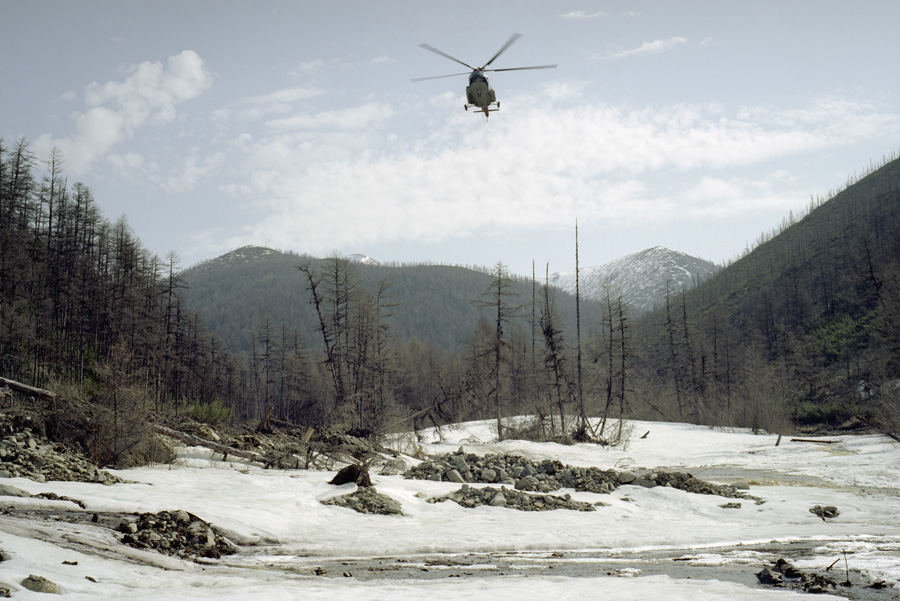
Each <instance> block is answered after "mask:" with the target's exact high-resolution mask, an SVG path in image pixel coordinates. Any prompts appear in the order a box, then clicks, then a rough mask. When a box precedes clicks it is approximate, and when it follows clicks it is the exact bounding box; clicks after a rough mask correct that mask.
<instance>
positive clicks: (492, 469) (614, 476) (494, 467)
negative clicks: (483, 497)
mask: <svg viewBox="0 0 900 601" xmlns="http://www.w3.org/2000/svg"><path fill="white" fill-rule="evenodd" d="M404 477H405V478H411V479H416V480H434V481H438V482H441V481H443V482H457V483H459V484H472V483H484V484H506V485H509V486H513V487H515V489H516V490H523V491H534V492H541V493H548V492H552V491H554V490H559V489H560V488H573V489H575V490H578V491H586V492H595V493H608V492H612V491H613V490H615V489H616V487H618V486H619V481H618V473H617V472H615V471H613V470H601V469H599V468H596V467H572V466H568V465H563V464H562V463H561V462H559V461H556V460H553V459H544V460H542V461H539V462H534V461H531V460H529V459H526V458H524V457H520V456H518V455H501V454H493V455H484V456H482V455H475V454H473V453H466V452H465V451H464V450H463V449H459V450H458V451H456V452H455V453H449V454H446V455H439V456H436V457H432V458H431V459H429V460H428V461H423V462H422V463H420V464H418V465H416V466H414V467H412V468H410V469H408V470H407V471H406V473H404Z"/></svg>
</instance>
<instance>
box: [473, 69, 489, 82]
mask: <svg viewBox="0 0 900 601" xmlns="http://www.w3.org/2000/svg"><path fill="white" fill-rule="evenodd" d="M478 81H481V82H484V83H487V77H485V76H484V71H472V74H471V75H469V85H472V84H473V83H475V82H478Z"/></svg>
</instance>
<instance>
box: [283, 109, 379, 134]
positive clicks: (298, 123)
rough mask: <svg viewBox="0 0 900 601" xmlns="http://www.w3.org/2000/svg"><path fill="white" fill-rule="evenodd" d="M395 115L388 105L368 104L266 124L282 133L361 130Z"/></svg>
mask: <svg viewBox="0 0 900 601" xmlns="http://www.w3.org/2000/svg"><path fill="white" fill-rule="evenodd" d="M392 115H393V109H391V107H390V106H388V105H386V104H381V103H374V102H372V103H368V104H364V105H361V106H356V107H350V108H347V109H340V110H331V111H321V112H318V113H314V114H313V113H298V114H296V115H293V116H291V117H286V118H284V119H274V120H271V121H267V122H266V127H268V128H272V129H277V130H280V131H284V130H293V129H318V130H328V129H337V130H359V129H368V128H371V127H374V126H376V125H378V124H380V123H382V122H384V121H385V120H386V119H388V118H389V117H391V116H392Z"/></svg>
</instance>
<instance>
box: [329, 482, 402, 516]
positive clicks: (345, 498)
mask: <svg viewBox="0 0 900 601" xmlns="http://www.w3.org/2000/svg"><path fill="white" fill-rule="evenodd" d="M321 503H322V504H323V505H336V506H338V507H346V508H348V509H352V510H354V511H358V512H359V513H373V514H379V515H403V508H402V507H401V505H400V503H399V502H398V501H396V500H394V499H392V498H391V497H389V496H387V495H383V494H381V493H379V492H377V491H376V490H375V488H374V487H372V486H360V487H359V488H357V489H356V490H355V491H354V492H352V493H350V494H346V495H339V496H336V497H329V498H328V499H323V500H322V501H321Z"/></svg>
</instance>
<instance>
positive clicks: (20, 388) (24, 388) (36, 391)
mask: <svg viewBox="0 0 900 601" xmlns="http://www.w3.org/2000/svg"><path fill="white" fill-rule="evenodd" d="M0 385H5V386H9V387H10V388H11V389H12V390H15V391H16V392H21V393H24V394H30V395H32V396H38V397H41V398H42V399H53V398H56V394H55V393H53V392H50V391H49V390H44V389H43V388H35V387H34V386H29V385H28V384H22V383H21V382H16V381H15V380H10V379H9V378H0Z"/></svg>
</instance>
